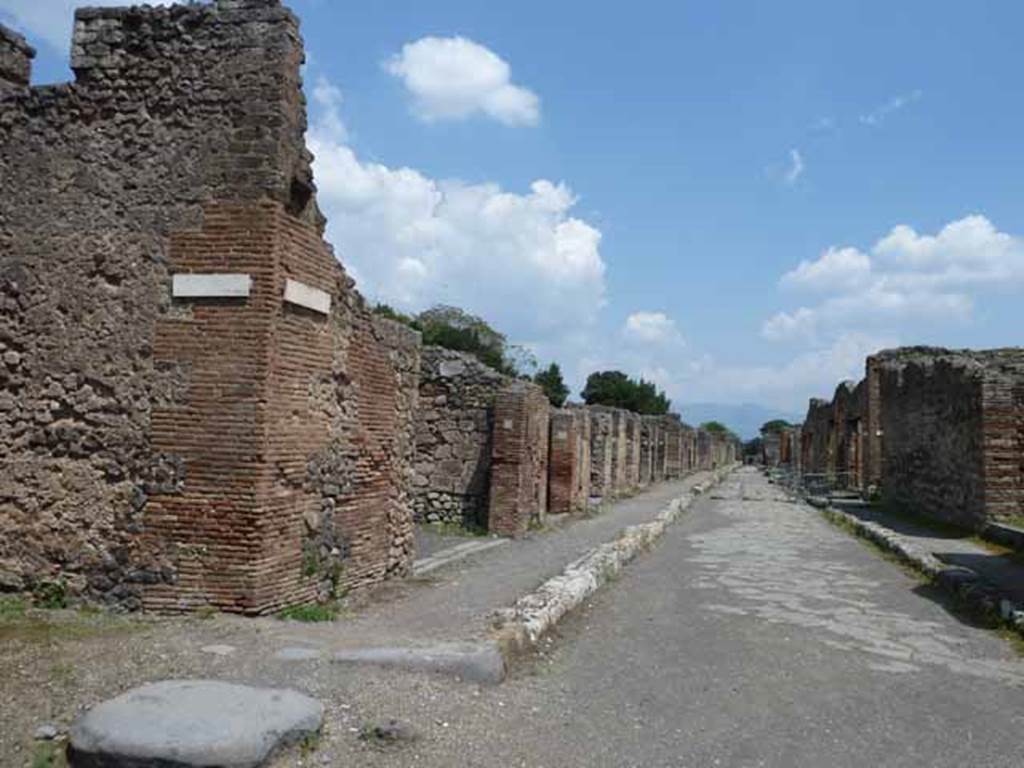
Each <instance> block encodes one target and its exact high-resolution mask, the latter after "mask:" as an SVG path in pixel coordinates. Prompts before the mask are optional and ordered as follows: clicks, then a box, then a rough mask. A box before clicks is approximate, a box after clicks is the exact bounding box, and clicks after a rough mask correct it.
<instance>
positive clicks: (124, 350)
mask: <svg viewBox="0 0 1024 768" xmlns="http://www.w3.org/2000/svg"><path fill="white" fill-rule="evenodd" d="M12 38H13V36H12V35H10V34H7V33H4V35H3V36H2V41H0V69H2V70H3V74H2V78H3V80H4V86H3V87H2V88H0V176H2V178H3V179H4V180H5V183H4V189H3V193H2V194H0V254H2V262H0V302H2V304H3V312H2V313H0V356H2V358H3V361H4V366H3V368H2V371H0V436H2V440H0V477H2V481H0V532H2V537H0V538H2V541H0V571H3V573H4V581H5V583H7V584H13V585H18V584H20V585H23V586H26V587H31V586H32V585H33V583H36V582H38V581H40V580H43V579H49V578H61V579H63V580H64V581H65V582H66V584H67V585H68V587H69V588H70V589H71V591H72V592H73V593H80V594H84V595H88V596H90V597H92V598H94V599H98V600H102V601H105V602H108V603H111V604H116V605H120V606H122V607H125V608H138V607H141V606H142V605H143V604H145V605H146V606H148V607H151V608H157V609H161V610H187V609H191V608H195V607H197V606H199V605H210V606H213V607H216V608H218V609H220V610H227V611H238V612H245V613H261V612H266V611H269V610H274V609H276V608H278V607H280V606H282V605H284V604H288V603H294V602H305V601H309V600H313V599H315V598H317V597H318V596H322V595H323V594H324V593H325V592H328V591H334V590H337V589H343V588H346V587H359V586H363V585H366V584H369V583H373V582H374V581H378V580H380V579H382V578H386V577H388V576H392V575H401V574H403V573H405V572H407V571H408V569H409V566H410V563H411V559H412V554H413V552H412V532H411V515H410V509H409V508H410V504H411V501H410V487H409V484H410V482H411V460H412V451H413V442H412V437H413V432H412V420H411V417H412V411H413V409H414V406H415V401H416V396H417V395H416V379H417V376H418V366H419V340H418V335H417V334H415V333H413V332H411V331H408V330H407V329H404V328H399V327H395V326H393V324H390V323H386V322H381V321H376V320H374V319H373V318H372V317H371V315H370V313H369V311H368V310H367V308H366V306H365V305H364V303H363V301H362V299H361V298H360V297H359V296H358V294H357V293H356V292H355V290H354V288H353V285H352V281H351V280H350V279H349V278H348V277H347V276H346V275H345V273H344V271H343V270H342V268H341V267H340V265H339V264H338V263H337V261H336V260H335V258H334V256H333V254H332V252H331V250H330V248H329V246H328V245H327V244H326V243H324V242H323V240H322V237H321V233H322V230H323V219H322V216H321V215H320V213H319V210H318V209H317V206H316V201H315V188H314V186H313V183H312V174H311V170H310V161H311V156H310V155H309V153H308V151H307V150H306V148H305V144H304V140H303V135H304V132H305V128H306V115H305V103H304V98H303V95H302V90H301V80H300V66H301V64H302V61H303V56H304V54H303V49H302V43H301V38H300V37H299V33H298V22H297V20H296V19H295V17H294V16H293V15H292V14H291V13H290V12H289V11H287V10H286V9H285V8H283V7H282V6H281V5H280V3H279V2H277V0H220V1H219V2H215V3H214V4H212V5H203V6H197V5H189V6H171V7H166V8H147V7H141V8H130V9H123V8H102V9H80V10H79V11H78V12H77V13H76V17H75V30H74V40H73V45H72V62H71V63H72V69H73V70H74V72H75V80H74V82H71V83H68V84H62V85H56V86H44V87H32V88H28V87H11V75H10V73H11V72H12V71H14V72H15V74H16V78H17V77H22V75H19V74H17V73H18V72H22V73H27V67H28V63H29V60H30V55H29V53H28V51H26V50H24V49H18V48H17V46H15V45H12V44H10V40H11V39H12ZM12 50H13V51H16V52H17V51H20V54H19V55H21V56H22V58H21V59H20V61H21V62H22V65H23V66H22V69H21V70H19V69H18V66H17V64H15V65H14V66H12V64H11V60H10V56H11V51H12ZM27 79H28V78H27V76H26V77H24V80H25V81H26V82H27ZM16 85H17V84H16Z"/></svg>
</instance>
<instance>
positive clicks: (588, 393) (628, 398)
mask: <svg viewBox="0 0 1024 768" xmlns="http://www.w3.org/2000/svg"><path fill="white" fill-rule="evenodd" d="M580 395H581V396H582V397H583V401H584V402H585V403H586V404H587V405H610V406H614V407H616V408H625V409H627V410H630V411H634V412H636V413H645V414H657V415H660V414H665V413H668V410H669V408H670V407H671V405H672V401H671V400H669V399H668V398H667V397H666V396H665V393H664V392H661V391H660V390H658V388H657V387H655V386H654V384H653V383H652V382H649V381H644V380H643V379H642V378H641V379H639V380H636V379H631V378H630V377H629V376H627V375H626V374H624V373H623V372H622V371H600V372H597V373H592V374H590V376H588V377H587V385H586V387H584V389H583V391H582V392H581V393H580Z"/></svg>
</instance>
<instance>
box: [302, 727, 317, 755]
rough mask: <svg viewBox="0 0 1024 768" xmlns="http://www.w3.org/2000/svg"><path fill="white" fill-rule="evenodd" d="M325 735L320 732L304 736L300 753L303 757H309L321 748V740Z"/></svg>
mask: <svg viewBox="0 0 1024 768" xmlns="http://www.w3.org/2000/svg"><path fill="white" fill-rule="evenodd" d="M322 737H323V734H322V733H321V732H320V731H317V732H316V733H311V734H309V735H307V736H304V737H303V739H302V741H300V742H299V753H300V754H301V755H302V756H303V757H309V756H311V755H312V754H313V753H314V752H316V751H317V750H318V749H319V748H320V739H321V738H322Z"/></svg>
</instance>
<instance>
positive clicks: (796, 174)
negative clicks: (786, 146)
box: [782, 149, 804, 186]
mask: <svg viewBox="0 0 1024 768" xmlns="http://www.w3.org/2000/svg"><path fill="white" fill-rule="evenodd" d="M803 173H804V159H803V157H802V156H801V154H800V150H798V149H791V150H789V168H788V169H787V170H786V173H785V174H784V175H783V177H782V178H783V180H784V181H785V182H786V184H788V185H790V186H792V185H793V184H796V180H797V179H799V178H800V177H801V176H802V175H803Z"/></svg>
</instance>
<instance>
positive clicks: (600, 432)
mask: <svg viewBox="0 0 1024 768" xmlns="http://www.w3.org/2000/svg"><path fill="white" fill-rule="evenodd" d="M587 412H588V413H589V414H590V493H591V495H593V496H594V497H595V498H598V499H606V498H607V499H611V498H613V497H614V496H615V488H614V485H613V479H612V454H613V453H614V451H615V446H614V441H615V433H614V430H613V422H612V413H611V409H607V408H601V407H594V406H591V407H588V408H587Z"/></svg>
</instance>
